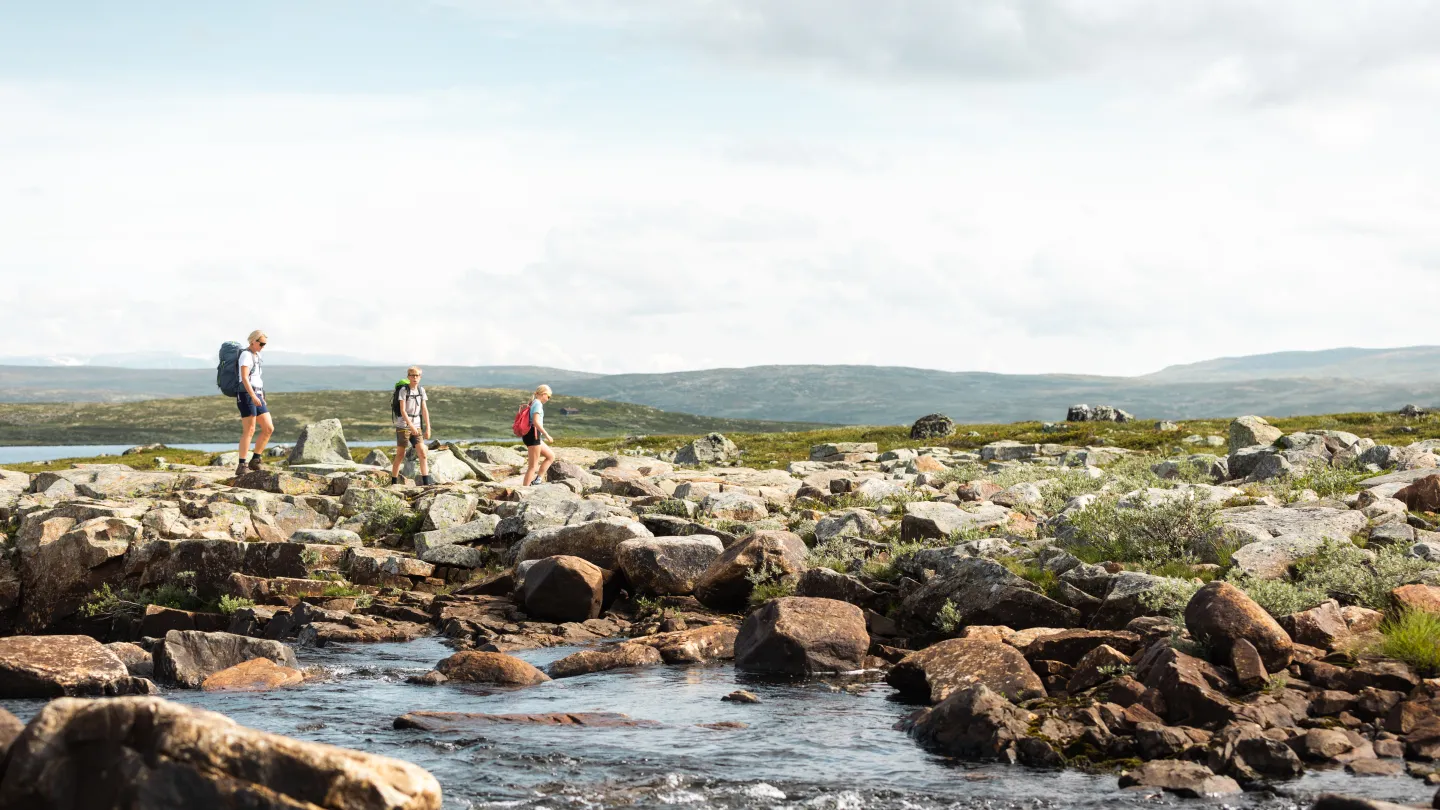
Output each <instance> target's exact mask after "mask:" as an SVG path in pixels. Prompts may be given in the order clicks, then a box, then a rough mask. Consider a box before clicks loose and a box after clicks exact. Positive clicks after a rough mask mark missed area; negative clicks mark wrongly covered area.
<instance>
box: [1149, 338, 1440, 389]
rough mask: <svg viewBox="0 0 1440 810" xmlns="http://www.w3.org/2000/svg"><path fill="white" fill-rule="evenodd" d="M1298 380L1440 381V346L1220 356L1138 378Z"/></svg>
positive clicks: (1156, 380) (1161, 380)
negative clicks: (1439, 378) (1439, 379)
mask: <svg viewBox="0 0 1440 810" xmlns="http://www.w3.org/2000/svg"><path fill="white" fill-rule="evenodd" d="M1294 377H1309V378H1319V379H1325V378H1344V379H1353V380H1373V381H1383V382H1389V383H1420V384H1429V383H1433V382H1434V381H1435V380H1436V379H1437V377H1440V346H1409V347H1405V348H1399V349H1357V348H1343V349H1325V350H1322V351H1313V352H1274V353H1271V354H1256V355H1250V356H1248V357H1219V358H1216V359H1214V360H1204V361H1202V362H1199V363H1188V364H1185V365H1177V366H1168V367H1166V368H1163V369H1161V370H1159V371H1157V372H1155V373H1154V374H1147V375H1145V376H1144V377H1142V378H1140V379H1144V380H1151V381H1155V382H1220V381H1235V380H1255V379H1280V378H1294Z"/></svg>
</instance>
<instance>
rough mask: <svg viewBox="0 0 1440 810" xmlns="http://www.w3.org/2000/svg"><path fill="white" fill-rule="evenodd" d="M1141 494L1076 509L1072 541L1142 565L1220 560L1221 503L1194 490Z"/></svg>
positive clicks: (1106, 498)
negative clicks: (1154, 497) (1126, 502)
mask: <svg viewBox="0 0 1440 810" xmlns="http://www.w3.org/2000/svg"><path fill="white" fill-rule="evenodd" d="M1137 498H1138V503H1135V504H1134V505H1133V506H1121V505H1120V503H1119V498H1118V497H1117V496H1114V495H1107V496H1104V497H1101V498H1098V499H1096V501H1095V502H1094V503H1092V504H1090V506H1089V507H1087V508H1085V509H1082V510H1079V511H1077V512H1074V513H1072V514H1071V515H1070V516H1069V517H1068V520H1069V524H1070V528H1071V529H1072V530H1073V531H1072V533H1071V534H1070V536H1069V544H1070V545H1074V546H1078V547H1088V548H1090V549H1093V550H1094V552H1095V553H1096V554H1098V555H1099V557H1100V558H1101V559H1104V560H1110V561H1114V562H1133V563H1139V564H1141V565H1144V566H1158V565H1162V564H1164V563H1169V562H1182V563H1201V562H1214V561H1215V560H1216V558H1217V556H1218V550H1219V548H1220V547H1221V546H1222V545H1223V543H1224V541H1225V527H1224V524H1223V523H1221V521H1220V508H1219V506H1217V505H1216V504H1213V503H1211V502H1209V501H1204V500H1200V499H1198V498H1196V497H1194V496H1193V495H1190V496H1187V497H1181V498H1166V499H1163V500H1160V501H1158V502H1151V501H1149V500H1148V499H1146V498H1145V497H1144V495H1139V496H1137ZM1077 556H1079V555H1078V554H1077ZM1092 556H1093V555H1092Z"/></svg>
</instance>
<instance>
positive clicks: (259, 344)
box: [255, 340, 265, 347]
mask: <svg viewBox="0 0 1440 810" xmlns="http://www.w3.org/2000/svg"><path fill="white" fill-rule="evenodd" d="M255 345H257V346H261V347H263V346H264V345H265V341H263V340H257V341H255Z"/></svg>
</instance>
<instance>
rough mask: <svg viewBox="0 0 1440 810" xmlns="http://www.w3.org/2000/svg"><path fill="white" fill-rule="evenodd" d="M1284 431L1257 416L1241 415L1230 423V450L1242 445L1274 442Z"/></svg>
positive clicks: (1233, 450) (1251, 445) (1235, 449)
mask: <svg viewBox="0 0 1440 810" xmlns="http://www.w3.org/2000/svg"><path fill="white" fill-rule="evenodd" d="M1284 435H1285V431H1283V430H1281V429H1280V428H1277V427H1274V426H1273V425H1271V424H1270V423H1269V422H1266V421H1265V420H1264V419H1262V418H1260V417H1258V416H1242V417H1240V418H1238V419H1236V420H1234V421H1233V422H1231V423H1230V452H1231V453H1234V452H1235V451H1237V450H1239V449H1240V448H1242V447H1253V446H1254V445H1257V444H1261V445H1271V444H1274V443H1275V442H1276V441H1277V440H1278V439H1279V438H1280V437H1281V436H1284Z"/></svg>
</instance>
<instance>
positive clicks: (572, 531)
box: [515, 517, 652, 569]
mask: <svg viewBox="0 0 1440 810" xmlns="http://www.w3.org/2000/svg"><path fill="white" fill-rule="evenodd" d="M637 537H652V535H651V534H650V530H649V529H647V528H645V526H644V525H643V524H641V523H640V522H639V521H636V520H631V519H628V518H623V517H607V518H603V519H601V520H593V521H590V522H588V523H578V524H575V525H570V526H557V527H555V528H551V529H539V530H537V531H534V532H531V533H530V534H529V535H527V536H526V537H525V539H524V540H522V541H521V542H520V545H519V547H518V548H517V549H516V553H515V559H516V561H517V562H518V561H522V560H537V559H542V558H545V557H554V556H557V555H562V554H563V555H569V556H572V557H579V558H581V559H583V560H588V561H590V562H592V563H594V564H595V565H598V566H600V567H601V568H607V569H608V568H614V567H615V565H616V563H617V559H616V552H617V549H618V548H619V546H620V544H621V543H623V542H625V541H626V540H633V539H635V538H637Z"/></svg>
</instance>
